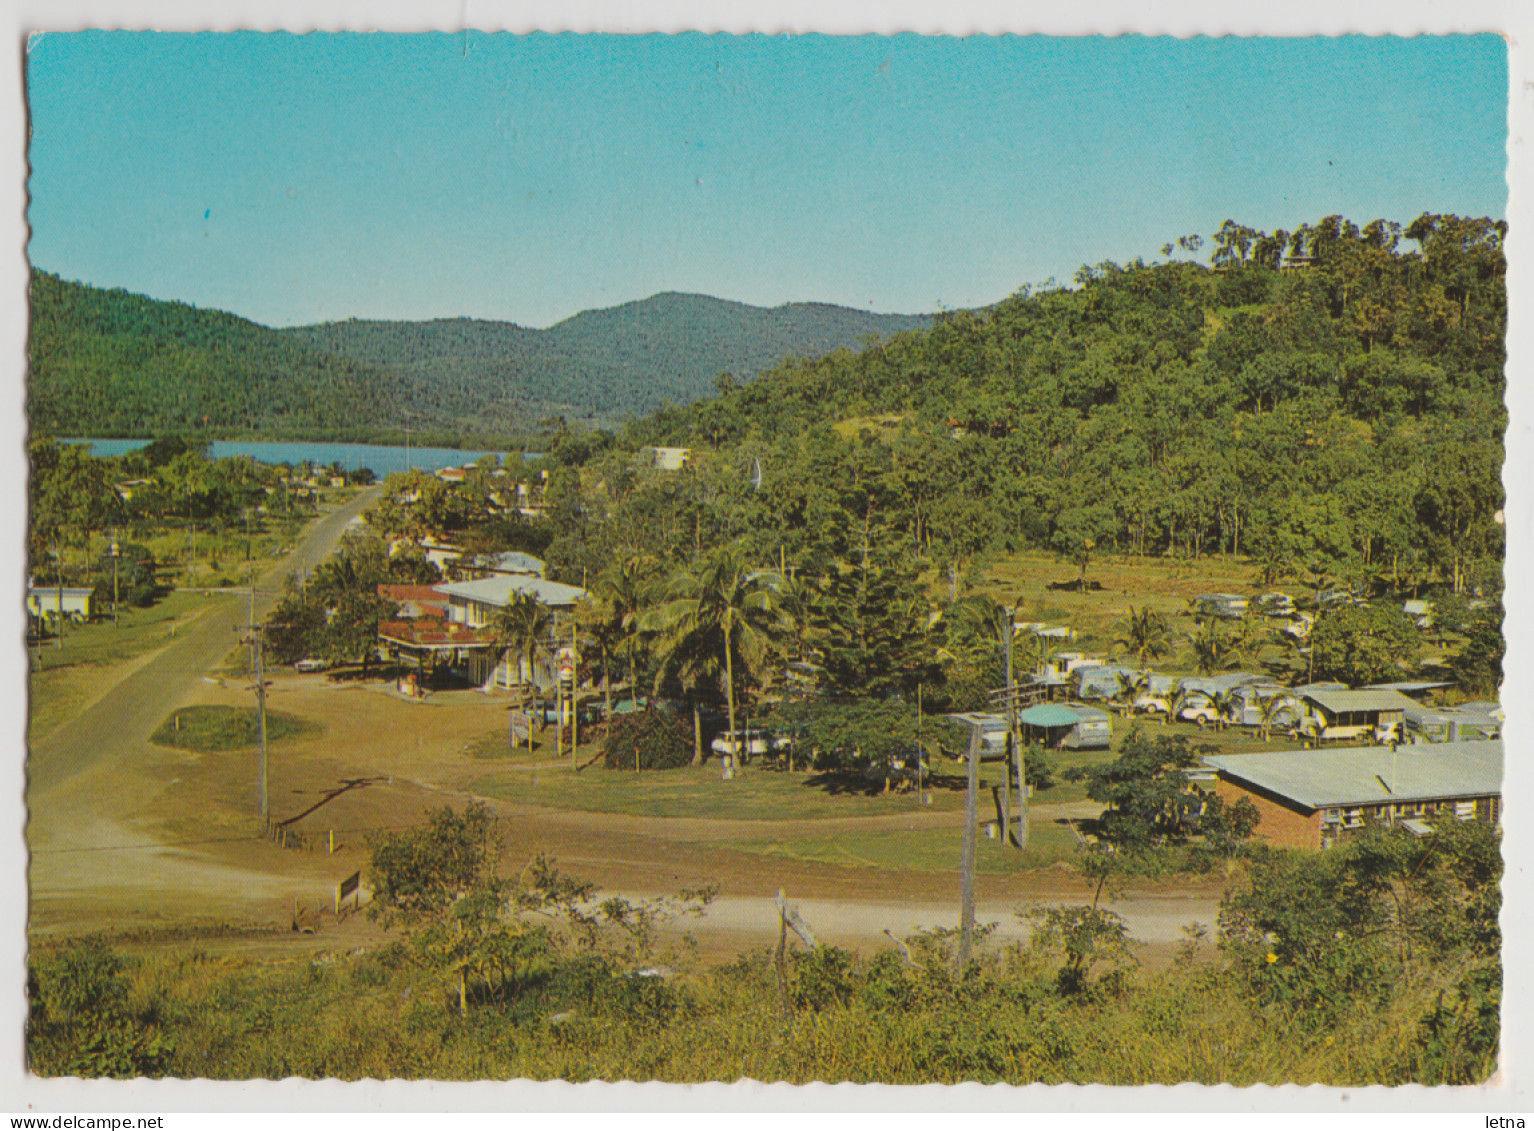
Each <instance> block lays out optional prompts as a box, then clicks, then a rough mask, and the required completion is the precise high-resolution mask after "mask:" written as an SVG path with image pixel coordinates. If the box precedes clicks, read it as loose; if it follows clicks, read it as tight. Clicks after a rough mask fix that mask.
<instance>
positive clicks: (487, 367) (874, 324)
mask: <svg viewBox="0 0 1534 1131" xmlns="http://www.w3.org/2000/svg"><path fill="white" fill-rule="evenodd" d="M931 324H932V319H931V317H929V316H926V315H902V314H871V313H868V312H865V311H860V310H853V309H851V308H850V307H844V306H832V305H829V304H825V303H791V304H788V305H785V306H779V307H774V308H772V309H764V308H762V307H757V306H747V305H746V304H744V303H739V302H727V301H725V300H723V299H717V298H711V297H709V296H707V295H688V294H676V293H666V294H658V295H654V296H652V297H650V298H647V299H644V300H642V301H639V302H630V303H624V304H623V305H622V306H615V307H611V308H608V309H605V310H588V311H583V312H582V313H580V314H577V315H575V316H573V317H571V318H567V319H566V320H565V321H563V322H560V323H558V324H557V325H554V326H551V327H549V329H547V330H529V329H526V328H524V327H521V326H516V325H513V324H511V323H507V322H481V321H474V320H470V319H462V318H454V319H443V320H438V321H433V322H365V321H349V322H331V323H326V324H323V325H319V326H301V327H297V328H295V329H291V330H283V331H280V332H281V333H282V334H284V335H286V336H289V337H290V338H292V339H293V340H295V341H297V342H299V343H301V344H302V345H304V346H305V347H308V348H313V349H320V350H325V351H327V352H330V353H333V354H336V355H339V356H341V357H346V358H350V359H352V360H354V361H358V362H362V363H365V364H368V365H373V366H378V367H382V368H387V369H391V370H394V371H396V372H399V373H402V374H404V375H406V376H407V377H408V378H409V379H410V383H411V386H412V388H413V390H414V400H413V402H412V403H413V405H414V407H416V408H417V409H418V410H423V411H431V412H433V413H435V414H438V415H441V416H444V417H448V418H453V417H459V416H462V415H464V414H466V413H473V412H486V411H488V412H490V413H492V414H495V415H499V414H501V413H516V412H517V411H518V410H519V409H520V410H523V411H525V410H527V409H529V408H532V407H537V408H542V409H546V410H548V411H556V410H557V411H562V412H569V413H572V414H574V415H576V416H580V417H597V418H612V417H617V416H622V415H627V414H636V415H637V414H643V413H646V412H649V411H652V410H654V409H657V408H660V407H661V406H662V405H663V404H665V403H666V402H668V401H669V402H671V403H672V404H679V405H680V404H689V403H691V402H692V401H695V400H697V399H698V398H699V397H702V396H707V395H710V394H712V393H713V391H714V383H715V380H716V378H717V377H718V375H719V374H720V373H723V372H727V373H730V374H733V375H734V376H735V377H736V378H738V379H740V380H749V379H750V378H751V377H754V376H756V375H757V374H758V373H760V372H762V371H763V370H765V369H769V368H771V367H772V366H774V365H776V364H777V363H779V362H781V361H783V360H784V359H786V358H790V357H803V358H812V359H813V358H820V357H824V356H825V355H827V354H829V353H832V352H834V351H836V350H838V349H857V348H859V347H860V346H861V344H862V342H863V340H864V339H866V338H867V337H869V336H870V335H872V336H876V337H880V338H883V337H888V336H889V335H891V334H896V333H900V332H901V331H905V330H919V329H925V328H927V327H928V326H930V325H931Z"/></svg>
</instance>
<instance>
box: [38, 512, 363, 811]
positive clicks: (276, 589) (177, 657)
mask: <svg viewBox="0 0 1534 1131" xmlns="http://www.w3.org/2000/svg"><path fill="white" fill-rule="evenodd" d="M380 490H382V488H381V487H370V488H368V489H367V490H365V491H363V492H361V493H360V494H359V495H357V497H356V498H354V499H352V500H351V501H350V502H349V503H347V504H346V505H345V506H343V507H341V508H340V509H338V510H335V511H332V512H331V513H330V514H328V515H325V516H324V517H323V518H321V519H320V520H319V521H318V522H316V523H315V524H314V525H312V526H310V527H309V529H308V530H307V531H306V532H305V534H304V537H303V539H302V540H301V541H300V542H299V544H298V546H297V547H296V548H295V549H294V550H293V551H292V552H291V553H290V554H288V555H287V556H286V557H285V558H283V560H282V561H281V562H280V563H279V564H277V565H276V566H274V567H273V568H272V569H271V570H270V571H269V572H268V573H266V574H265V575H264V576H262V577H260V578H258V579H257V581H256V599H255V615H256V617H257V619H260V618H261V617H264V616H265V615H266V614H267V613H268V612H270V611H271V609H272V607H273V606H274V605H276V603H277V599H278V595H279V593H280V591H281V587H282V583H283V580H284V579H285V578H286V577H287V575H288V574H289V573H291V572H293V571H294V570H298V569H302V570H304V571H305V572H307V571H309V570H312V569H313V568H314V567H315V566H316V565H318V564H319V563H320V562H321V561H323V560H324V559H325V557H326V556H327V555H328V554H329V553H330V551H331V550H332V549H334V547H335V545H336V543H337V542H338V541H339V540H340V538H341V534H342V532H343V531H344V530H345V529H346V524H347V523H348V522H349V521H351V519H353V518H354V517H356V516H357V515H358V514H360V513H361V512H362V511H363V509H364V508H366V507H367V506H369V505H370V504H371V503H372V502H373V500H374V499H375V498H376V497H377V494H378V492H379V491H380ZM208 602H209V606H210V607H209V608H208V610H207V611H206V612H204V613H202V614H201V615H199V616H198V618H197V619H196V620H194V621H193V622H192V623H191V624H189V625H187V626H185V627H184V628H183V629H182V630H181V631H180V632H179V634H178V635H177V637H176V639H175V640H173V641H172V642H171V644H170V645H169V646H167V647H166V648H165V649H164V650H163V651H161V652H160V654H159V655H157V656H156V657H155V658H154V659H153V660H151V661H150V662H149V663H147V664H145V665H144V666H142V667H140V668H139V669H138V670H137V671H135V672H133V673H132V674H131V675H129V676H127V677H126V678H124V679H123V680H122V682H121V683H119V684H118V685H117V686H116V687H114V688H112V690H110V691H108V692H107V693H106V694H105V695H103V696H102V697H101V698H100V699H98V700H97V701H96V702H95V703H93V704H92V705H91V706H90V707H88V708H86V709H85V710H84V711H82V712H81V713H80V714H79V715H77V716H76V717H75V718H73V719H71V720H70V721H69V722H67V723H65V724H64V725H63V726H61V727H59V728H58V729H57V730H55V731H53V733H51V734H49V735H47V736H46V737H45V738H43V739H42V740H40V741H38V742H37V743H34V744H33V745H32V747H31V750H30V754H29V756H28V759H27V801H28V807H29V808H34V809H35V806H36V804H37V802H38V801H39V800H40V799H41V798H42V797H44V796H46V795H47V794H48V793H49V792H51V791H52V790H54V789H56V788H57V787H59V786H60V785H62V784H64V783H65V782H67V781H68V780H69V779H71V778H73V777H74V776H75V775H77V774H79V773H81V772H82V771H84V770H87V769H89V768H91V767H92V766H94V765H96V764H98V763H101V762H104V761H106V760H108V759H111V758H114V757H118V756H121V755H124V754H127V753H129V752H130V751H131V750H132V749H133V748H134V747H136V746H142V745H143V744H144V743H146V742H148V741H149V736H150V735H151V734H152V733H154V729H155V728H156V727H157V726H159V725H160V723H161V722H163V721H164V719H165V717H166V715H168V714H170V712H171V711H172V710H174V709H175V708H176V707H178V706H179V705H180V704H181V703H182V702H183V701H185V700H186V699H187V697H188V696H190V695H191V693H192V692H193V691H194V690H195V689H196V687H197V685H198V683H199V682H200V681H201V679H202V677H203V675H204V674H205V673H206V672H208V671H210V670H211V669H213V668H215V667H217V666H218V665H219V663H220V662H221V661H222V660H223V659H224V657H225V656H227V655H228V654H229V652H230V650H231V649H233V648H234V647H235V646H236V645H237V644H238V643H239V641H240V636H239V635H238V631H239V629H241V628H243V627H244V625H245V618H246V615H247V608H248V605H249V601H248V599H247V598H246V597H244V596H240V595H235V594H228V595H222V596H210V597H209V598H208Z"/></svg>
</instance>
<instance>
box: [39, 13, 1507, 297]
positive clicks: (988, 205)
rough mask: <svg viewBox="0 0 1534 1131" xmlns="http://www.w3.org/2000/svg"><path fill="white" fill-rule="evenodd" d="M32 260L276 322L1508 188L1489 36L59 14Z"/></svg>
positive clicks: (852, 275)
mask: <svg viewBox="0 0 1534 1131" xmlns="http://www.w3.org/2000/svg"><path fill="white" fill-rule="evenodd" d="M27 83H28V101H29V108H30V114H31V130H32V137H31V147H30V160H31V169H32V173H31V179H30V182H29V189H30V193H31V202H30V205H29V211H28V220H29V223H30V224H31V226H32V238H31V243H30V245H29V254H30V256H31V259H32V262H33V263H34V264H35V265H36V266H38V267H40V268H43V269H45V270H48V271H53V272H56V273H58V274H60V275H62V276H64V277H65V278H70V279H79V280H82V281H84V282H88V283H93V284H96V285H100V286H118V287H125V288H127V289H128V290H132V291H136V292H140V293H144V294H148V295H151V296H153V297H155V298H162V299H178V300H181V301H185V302H189V303H193V304H195V305H198V306H203V307H213V308H218V309H223V310H230V311H233V312H235V313H237V314H241V315H244V316H245V317H248V318H252V319H254V320H256V321H258V322H262V323H265V324H268V325H278V326H282V325H294V324H299V323H305V322H318V321H327V320H333V319H340V318H347V317H361V318H435V317H450V316H456V315H467V316H471V317H478V318H496V319H506V320H509V321H514V322H519V323H522V324H523V325H528V326H546V325H549V324H551V323H553V322H555V321H558V320H559V319H561V318H565V317H568V316H569V315H571V314H574V313H575V312H577V311H579V310H582V309H588V308H592V307H600V306H611V305H615V304H617V303H620V302H627V301H630V300H634V299H640V298H644V297H645V296H647V295H650V294H654V293H656V292H658V291H666V290H676V291H696V292H702V293H707V294H713V295H718V296H719V297H722V298H730V299H737V300H740V301H743V302H750V303H755V304H759V305H768V306H770V305H775V304H777V303H781V302H789V301H799V300H816V301H826V302H837V303H843V304H846V305H849V306H857V307H862V308H864V309H870V310H877V311H902V312H918V311H930V310H935V309H939V308H942V307H948V308H955V307H964V306H973V305H980V304H984V303H989V302H993V301H995V300H996V299H998V298H1001V297H1002V296H1004V295H1006V294H1008V293H1010V292H1011V291H1013V290H1015V289H1016V288H1017V287H1019V286H1021V285H1023V284H1025V283H1037V282H1041V281H1043V280H1045V279H1048V278H1051V277H1054V278H1058V279H1060V280H1063V281H1064V280H1069V279H1070V277H1071V275H1072V274H1073V273H1074V271H1075V270H1076V268H1077V267H1078V266H1080V265H1081V264H1082V263H1095V262H1098V261H1100V260H1103V259H1114V260H1118V261H1124V260H1127V259H1132V258H1134V257H1135V256H1137V255H1143V256H1145V257H1146V258H1152V257H1153V256H1155V255H1156V254H1157V249H1158V248H1160V246H1161V245H1162V244H1164V243H1166V242H1167V241H1168V240H1172V239H1175V238H1176V237H1177V236H1179V235H1183V234H1186V233H1191V232H1199V233H1202V234H1204V235H1206V236H1207V235H1208V234H1209V233H1211V232H1213V231H1214V229H1215V228H1217V227H1218V226H1219V224H1220V222H1221V221H1222V220H1224V219H1226V218H1227V217H1229V218H1232V219H1236V220H1238V221H1241V222H1243V223H1246V224H1249V225H1251V226H1254V227H1261V228H1272V227H1284V228H1293V227H1294V226H1295V225H1297V224H1299V223H1300V222H1303V221H1306V220H1315V219H1317V218H1319V217H1321V216H1323V215H1326V214H1328V213H1334V212H1340V213H1342V214H1344V215H1347V216H1348V217H1350V218H1352V219H1355V220H1357V221H1359V222H1360V223H1362V222H1365V221H1367V220H1370V219H1373V218H1375V217H1378V216H1383V217H1387V218H1391V219H1397V220H1401V221H1403V222H1405V221H1409V220H1411V219H1412V218H1414V217H1415V216H1416V215H1417V214H1418V213H1420V212H1423V211H1433V212H1458V213H1462V214H1473V215H1478V216H1479V215H1492V216H1503V215H1504V214H1505V211H1506V206H1507V189H1506V184H1505V174H1504V169H1505V162H1506V152H1505V149H1506V115H1507V61H1506V54H1505V47H1504V44H1503V41H1502V40H1501V39H1500V38H1497V37H1495V36H1461V37H1448V38H1430V37H1422V38H1416V39H1401V38H1366V37H1349V38H1343V39H1296V40H1281V39H1193V40H1177V39H1143V38H1137V37H1124V38H1118V39H1100V38H1081V39H1046V38H1036V37H1029V38H1017V37H1001V38H988V37H975V38H968V39H956V38H923V37H919V36H899V37H895V38H878V37H858V38H831V37H824V36H814V35H810V36H794V37H767V36H751V37H729V36H704V35H683V36H637V37H624V36H551V35H535V36H528V37H518V36H510V35H487V34H481V33H468V34H464V35H455V34H441V35H422V36H409V35H403V36H402V35H386V34H374V35H327V34H314V35H307V36H295V35H288V34H275V35H263V34H259V33H237V34H224V35H217V34H208V35H184V34H156V33H145V32H86V33H63V34H61V33H50V34H47V35H43V36H40V37H37V38H35V39H33V40H32V42H31V44H30V49H29V52H28V59H27Z"/></svg>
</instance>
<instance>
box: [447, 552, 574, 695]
mask: <svg viewBox="0 0 1534 1131" xmlns="http://www.w3.org/2000/svg"><path fill="white" fill-rule="evenodd" d="M434 588H435V589H436V591H437V592H438V593H441V594H444V595H445V596H446V597H447V600H448V605H447V619H448V623H449V624H461V625H465V626H466V627H468V628H483V627H485V626H486V625H488V624H490V623H491V622H492V621H493V620H494V619H495V616H496V614H497V613H498V612H500V610H502V609H504V608H505V607H506V606H507V605H509V604H510V603H511V602H512V600H513V599H514V598H515V597H517V596H518V595H519V594H526V595H528V596H530V597H532V598H533V599H534V600H536V601H538V603H539V604H542V605H546V606H548V608H549V609H551V610H552V611H553V612H554V617H555V630H556V632H557V631H558V627H559V622H560V621H561V620H562V619H563V618H564V617H565V616H567V615H568V614H569V613H570V612H571V610H573V609H574V607H575V604H576V602H578V601H581V600H583V599H585V597H586V595H587V594H586V590H584V589H582V588H581V587H580V586H579V585H562V584H560V583H559V582H557V581H546V580H544V579H543V578H541V577H531V576H528V575H525V574H496V575H494V576H491V577H482V578H480V579H478V580H477V581H450V582H447V583H446V584H443V585H437V586H434ZM469 670H470V678H471V679H473V680H474V681H475V682H476V683H480V684H483V685H485V686H495V687H517V686H520V685H521V684H524V683H532V684H534V685H535V686H538V687H546V686H551V685H552V683H553V673H552V672H551V671H550V670H549V665H548V663H547V662H545V663H543V664H540V665H538V666H537V667H535V668H532V669H529V668H528V665H527V664H526V663H525V662H524V661H522V660H520V659H515V658H511V657H508V658H506V659H504V660H500V661H499V662H497V657H496V656H494V655H493V654H492V653H491V652H489V651H488V650H487V651H485V652H483V653H480V654H478V655H477V656H471V657H470V669H469Z"/></svg>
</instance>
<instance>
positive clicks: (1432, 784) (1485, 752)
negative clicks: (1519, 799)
mask: <svg viewBox="0 0 1534 1131" xmlns="http://www.w3.org/2000/svg"><path fill="white" fill-rule="evenodd" d="M1204 762H1205V764H1206V765H1208V766H1210V767H1211V768H1212V769H1214V770H1215V772H1216V773H1217V774H1218V775H1219V778H1218V781H1217V782H1216V783H1215V784H1214V792H1215V793H1217V794H1219V796H1220V797H1221V798H1223V799H1224V800H1225V801H1226V802H1227V803H1232V802H1235V801H1237V800H1238V799H1241V798H1245V799H1247V800H1248V801H1250V802H1251V803H1252V804H1253V805H1254V806H1256V808H1257V812H1258V814H1259V815H1260V816H1261V821H1260V822H1259V824H1258V825H1257V829H1256V835H1257V836H1259V837H1262V838H1263V839H1265V840H1267V841H1269V842H1270V843H1272V844H1275V845H1279V846H1282V847H1287V848H1309V849H1320V848H1330V847H1332V846H1333V845H1335V844H1337V843H1338V842H1339V841H1341V840H1342V839H1344V838H1346V837H1347V836H1350V835H1352V834H1354V833H1356V832H1357V831H1358V830H1360V829H1363V828H1366V827H1368V826H1371V825H1385V826H1400V827H1402V828H1405V829H1408V830H1409V831H1411V832H1413V833H1415V834H1417V835H1426V834H1428V833H1430V832H1432V831H1433V828H1434V826H1435V825H1437V824H1440V823H1442V822H1445V821H1484V822H1486V823H1488V824H1493V825H1494V824H1497V823H1498V822H1499V821H1500V820H1501V818H1502V743H1501V741H1488V742H1444V743H1437V744H1433V745H1422V746H1400V747H1390V746H1370V747H1366V748H1364V749H1361V750H1326V751H1321V750H1282V751H1273V752H1271V753H1265V754H1220V755H1211V756H1209V757H1206V758H1205V759H1204Z"/></svg>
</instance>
